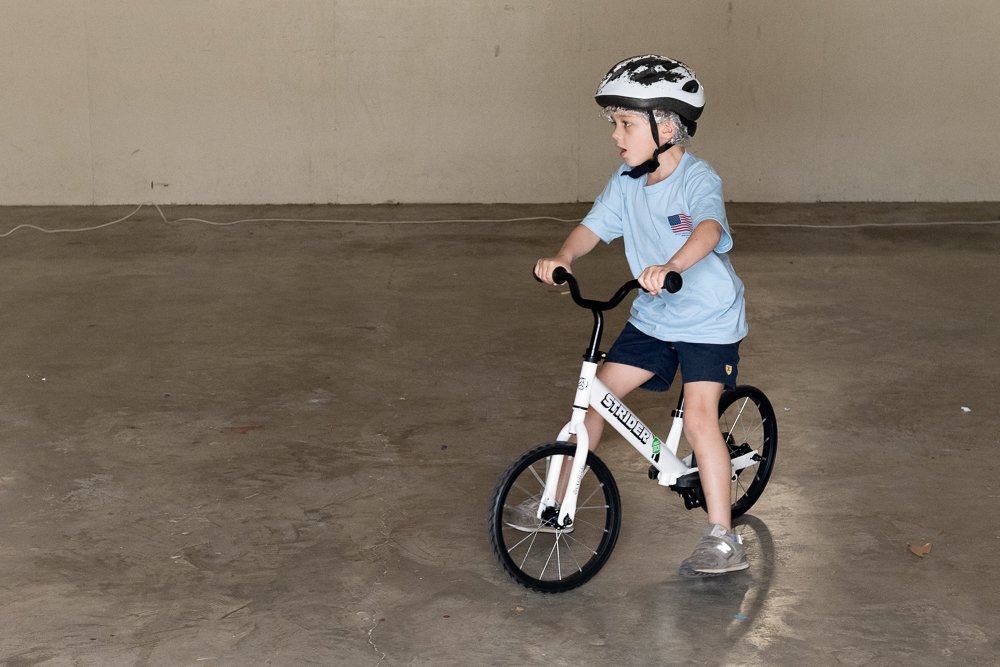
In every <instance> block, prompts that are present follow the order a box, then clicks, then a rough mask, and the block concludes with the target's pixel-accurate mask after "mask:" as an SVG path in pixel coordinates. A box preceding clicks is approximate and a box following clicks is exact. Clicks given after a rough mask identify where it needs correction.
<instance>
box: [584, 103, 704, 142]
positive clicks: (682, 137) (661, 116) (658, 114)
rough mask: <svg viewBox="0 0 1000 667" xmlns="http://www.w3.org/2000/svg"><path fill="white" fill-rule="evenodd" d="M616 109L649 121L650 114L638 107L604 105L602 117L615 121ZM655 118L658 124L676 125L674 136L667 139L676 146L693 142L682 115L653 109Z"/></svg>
mask: <svg viewBox="0 0 1000 667" xmlns="http://www.w3.org/2000/svg"><path fill="white" fill-rule="evenodd" d="M616 111H624V112H626V113H628V114H631V115H634V116H635V117H636V118H642V119H643V120H645V121H646V122H647V123H648V122H649V116H648V114H647V113H646V112H645V111H640V110H638V109H628V108H626V107H603V108H602V109H601V117H602V118H604V120H606V121H609V122H614V119H613V118H612V117H611V114H613V113H615V112H616ZM652 111H653V118H655V119H656V122H657V124H659V123H670V124H671V125H673V126H674V135H673V137H666V138H665V140H666V141H669V142H670V143H671V144H672V145H674V146H688V145H690V143H691V134H690V133H689V132H688V129H687V126H686V125H685V124H684V121H682V120H681V117H680V116H678V115H677V113H676V112H674V111H667V110H665V109H653V110H652Z"/></svg>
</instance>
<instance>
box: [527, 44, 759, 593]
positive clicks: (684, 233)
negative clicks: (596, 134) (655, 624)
mask: <svg viewBox="0 0 1000 667" xmlns="http://www.w3.org/2000/svg"><path fill="white" fill-rule="evenodd" d="M595 98H596V100H597V103H598V104H599V105H600V106H601V107H602V109H603V111H604V115H605V117H606V118H607V119H608V120H609V121H611V122H612V123H613V124H614V131H613V132H612V134H611V138H612V139H613V140H614V141H615V143H616V145H617V147H618V149H619V155H620V156H621V158H622V160H623V161H624V163H625V164H624V165H623V166H622V167H620V168H619V169H618V170H617V172H616V173H615V174H614V175H613V176H612V177H611V180H610V181H609V182H608V184H607V186H606V187H605V188H604V191H603V192H602V193H601V195H600V197H598V198H597V201H596V202H595V203H594V207H593V208H592V209H591V211H590V213H588V214H587V216H586V218H584V220H583V222H582V223H581V224H580V225H578V226H577V227H576V228H574V229H573V231H572V232H570V234H569V236H568V237H567V238H566V241H565V242H564V243H563V245H562V247H561V248H560V250H559V252H558V253H557V254H556V255H555V256H554V257H548V258H543V259H539V260H538V262H537V263H536V265H535V275H536V276H538V278H539V279H540V280H541V281H542V282H545V283H548V284H550V285H551V284H554V283H553V282H552V272H553V271H554V270H555V268H556V267H559V266H562V267H565V268H566V270H568V271H571V270H572V269H571V265H572V263H573V261H574V260H576V259H577V258H579V257H581V256H583V255H585V254H587V253H588V252H590V251H591V250H593V249H594V247H596V245H597V243H598V242H599V241H604V242H605V243H610V242H611V241H613V240H614V239H616V238H618V237H622V238H623V240H624V244H625V256H626V258H627V259H628V263H629V266H630V268H631V270H632V273H633V275H635V276H636V277H637V278H638V280H639V283H640V284H641V285H642V287H643V288H644V289H645V290H646V292H645V293H640V294H639V296H638V297H636V299H635V302H634V303H633V306H632V311H631V317H630V318H629V322H628V324H626V326H625V329H624V331H622V333H621V335H620V336H619V338H618V340H617V341H615V343H614V345H612V347H611V349H610V350H609V352H608V356H607V359H606V361H605V363H604V364H603V365H602V366H601V368H600V370H599V372H598V377H599V378H600V379H601V380H602V381H603V382H604V384H606V385H607V386H608V388H609V389H610V390H611V391H613V392H614V393H615V394H617V395H618V396H620V397H624V396H625V395H626V394H628V393H629V392H631V391H632V390H633V389H635V388H636V387H643V388H645V389H649V390H652V391H666V390H667V389H669V387H670V384H671V382H672V381H673V378H674V375H675V373H676V371H677V369H678V366H679V367H680V371H681V378H682V381H683V383H684V434H685V436H686V437H687V440H688V442H690V443H691V446H692V448H693V449H694V452H695V455H696V456H697V459H698V466H699V475H700V478H701V484H702V488H703V489H704V492H705V500H706V505H707V508H708V521H709V525H708V527H707V528H706V530H705V533H704V536H703V537H702V540H701V542H699V543H698V545H697V547H696V548H695V550H694V553H693V554H692V555H691V556H690V557H689V558H687V559H686V560H685V561H684V562H683V563H682V564H681V567H680V574H681V576H684V577H702V576H712V575H718V574H724V573H726V572H733V571H736V570H743V569H746V568H748V567H750V563H749V562H748V561H747V559H746V552H745V550H744V549H743V545H742V541H741V540H740V538H739V536H738V535H736V534H734V533H733V532H732V522H731V516H730V463H729V454H728V451H727V449H726V446H725V443H724V442H723V439H722V433H721V432H720V430H719V415H718V406H719V398H720V397H721V396H722V392H723V390H724V389H725V387H727V386H728V387H732V386H735V382H736V375H737V366H738V363H739V343H740V341H741V340H742V339H743V337H744V336H746V334H747V324H746V315H745V306H744V299H743V283H742V282H741V281H740V279H739V278H738V277H737V276H736V273H735V272H734V271H733V267H732V264H731V263H730V261H729V257H728V256H727V255H726V253H727V252H728V251H729V249H730V248H731V247H732V237H731V235H730V231H729V224H728V222H727V220H726V212H725V204H724V202H723V198H722V182H721V180H720V179H719V177H718V176H717V175H716V173H715V172H714V171H713V170H712V168H711V167H710V166H709V165H708V164H707V163H706V162H704V161H703V160H701V159H699V158H697V157H695V156H694V155H692V154H691V153H688V152H687V151H686V150H685V148H684V146H685V145H686V144H687V143H688V141H689V139H690V137H691V136H692V135H694V133H695V129H696V127H697V124H696V121H697V119H698V117H699V116H700V115H701V112H702V110H703V108H704V106H705V93H704V89H703V88H702V86H701V83H700V82H699V81H698V80H697V78H696V77H695V74H694V72H693V71H691V70H690V69H689V68H688V67H687V66H686V65H684V64H683V63H680V62H678V61H675V60H671V59H669V58H664V57H661V56H655V55H648V56H637V57H635V58H629V59H627V60H623V61H622V62H620V63H618V64H617V65H615V66H614V67H612V68H611V70H610V71H609V72H608V73H607V75H606V76H605V77H604V80H603V81H602V82H601V85H600V86H599V87H598V89H597V93H596V95H595ZM669 271H677V272H678V273H682V274H684V287H683V288H682V289H681V290H680V291H679V292H677V293H676V294H668V293H667V292H666V291H664V290H663V281H664V278H665V277H666V275H667V273H668V272H669ZM585 426H586V428H587V433H588V435H589V436H590V447H591V449H594V448H596V447H597V444H598V442H599V440H600V437H601V433H602V431H603V428H604V421H603V420H602V419H601V417H600V416H599V415H596V414H595V413H593V412H590V413H588V414H587V418H586V421H585Z"/></svg>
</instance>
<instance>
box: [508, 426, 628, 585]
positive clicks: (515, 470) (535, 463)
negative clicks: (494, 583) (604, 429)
mask: <svg viewBox="0 0 1000 667" xmlns="http://www.w3.org/2000/svg"><path fill="white" fill-rule="evenodd" d="M575 452H576V445H574V444H572V443H567V442H553V443H548V444H544V445H539V446H538V447H536V448H534V449H532V450H531V451H529V452H527V453H525V454H524V455H523V456H521V458H519V459H518V460H517V461H515V462H514V463H513V464H512V465H511V466H510V467H509V468H508V469H507V470H506V471H505V472H504V474H503V475H502V476H501V477H500V481H499V482H498V483H497V487H496V490H495V491H494V492H493V499H492V502H491V503H490V512H489V519H488V523H489V533H490V544H491V545H492V547H493V553H494V554H495V555H496V557H497V560H498V561H499V562H500V566H501V567H503V569H504V570H505V571H506V572H507V573H508V574H509V575H510V576H511V577H512V578H513V579H514V580H515V581H516V582H518V583H519V584H521V585H522V586H525V587H527V588H530V589H532V590H535V591H540V592H543V593H561V592H563V591H568V590H570V589H572V588H576V587H577V586H580V585H582V584H584V583H586V582H587V581H588V580H590V579H591V578H592V577H593V576H594V575H595V574H597V572H598V571H599V570H600V569H601V568H602V567H603V566H604V564H605V563H606V562H607V560H608V557H609V556H611V552H612V551H613V550H614V548H615V543H616V542H617V541H618V533H619V530H620V529H621V497H620V496H619V494H618V486H617V485H616V484H615V480H614V478H613V477H612V476H611V471H610V470H608V467H607V466H606V465H605V464H604V462H603V461H601V460H600V459H599V458H597V456H596V455H595V454H594V453H592V452H591V453H589V454H588V455H587V468H586V471H585V473H584V476H583V482H582V484H581V485H580V493H579V497H578V500H577V508H576V517H575V519H574V522H573V525H572V526H571V527H566V528H560V527H557V526H555V525H553V524H552V522H551V521H547V520H546V519H545V518H544V515H543V519H542V520H539V519H537V518H535V514H536V509H537V507H538V502H539V499H540V498H541V497H542V491H543V490H544V487H545V476H546V473H547V471H548V469H549V466H550V465H552V462H553V457H556V456H565V457H571V456H573V454H574V453H575ZM566 465H568V461H567V463H566Z"/></svg>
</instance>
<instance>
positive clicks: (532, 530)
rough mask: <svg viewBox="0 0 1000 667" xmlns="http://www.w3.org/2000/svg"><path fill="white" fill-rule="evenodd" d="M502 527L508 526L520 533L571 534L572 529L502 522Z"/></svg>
mask: <svg viewBox="0 0 1000 667" xmlns="http://www.w3.org/2000/svg"><path fill="white" fill-rule="evenodd" d="M503 525H505V526H509V527H511V528H513V529H514V530H520V531H521V532H522V533H572V532H573V529H572V528H565V529H563V528H551V527H549V526H531V527H530V528H529V527H528V526H518V525H515V524H513V523H508V522H507V521H504V522H503Z"/></svg>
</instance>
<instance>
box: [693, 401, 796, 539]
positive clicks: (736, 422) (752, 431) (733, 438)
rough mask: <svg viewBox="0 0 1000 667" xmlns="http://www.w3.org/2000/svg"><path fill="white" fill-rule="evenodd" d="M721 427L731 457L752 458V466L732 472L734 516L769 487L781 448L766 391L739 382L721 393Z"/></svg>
mask: <svg viewBox="0 0 1000 667" xmlns="http://www.w3.org/2000/svg"><path fill="white" fill-rule="evenodd" d="M719 427H720V428H721V429H722V437H723V438H724V439H725V441H726V447H727V448H728V449H729V457H730V458H731V459H737V458H740V457H742V456H746V455H750V456H751V460H752V463H751V464H750V465H749V466H747V467H746V468H743V469H742V470H739V471H737V472H735V473H733V479H732V485H731V492H730V495H731V499H732V506H733V509H732V513H733V518H734V519H735V518H736V517H738V516H740V515H741V514H743V513H744V512H746V511H747V510H749V509H750V508H751V507H753V504H754V503H755V502H757V499H758V498H760V495H761V494H762V493H763V492H764V487H765V486H767V481H768V479H770V477H771V470H772V469H773V468H774V457H775V454H776V453H777V451H778V424H777V421H776V420H775V417H774V409H773V408H772V407H771V402H770V401H768V400H767V396H765V395H764V392H762V391H761V390H760V389H757V388H756V387H751V386H749V385H740V386H739V387H736V388H735V389H730V390H727V391H726V392H725V393H723V394H722V399H721V400H720V401H719ZM706 511H707V508H706Z"/></svg>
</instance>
